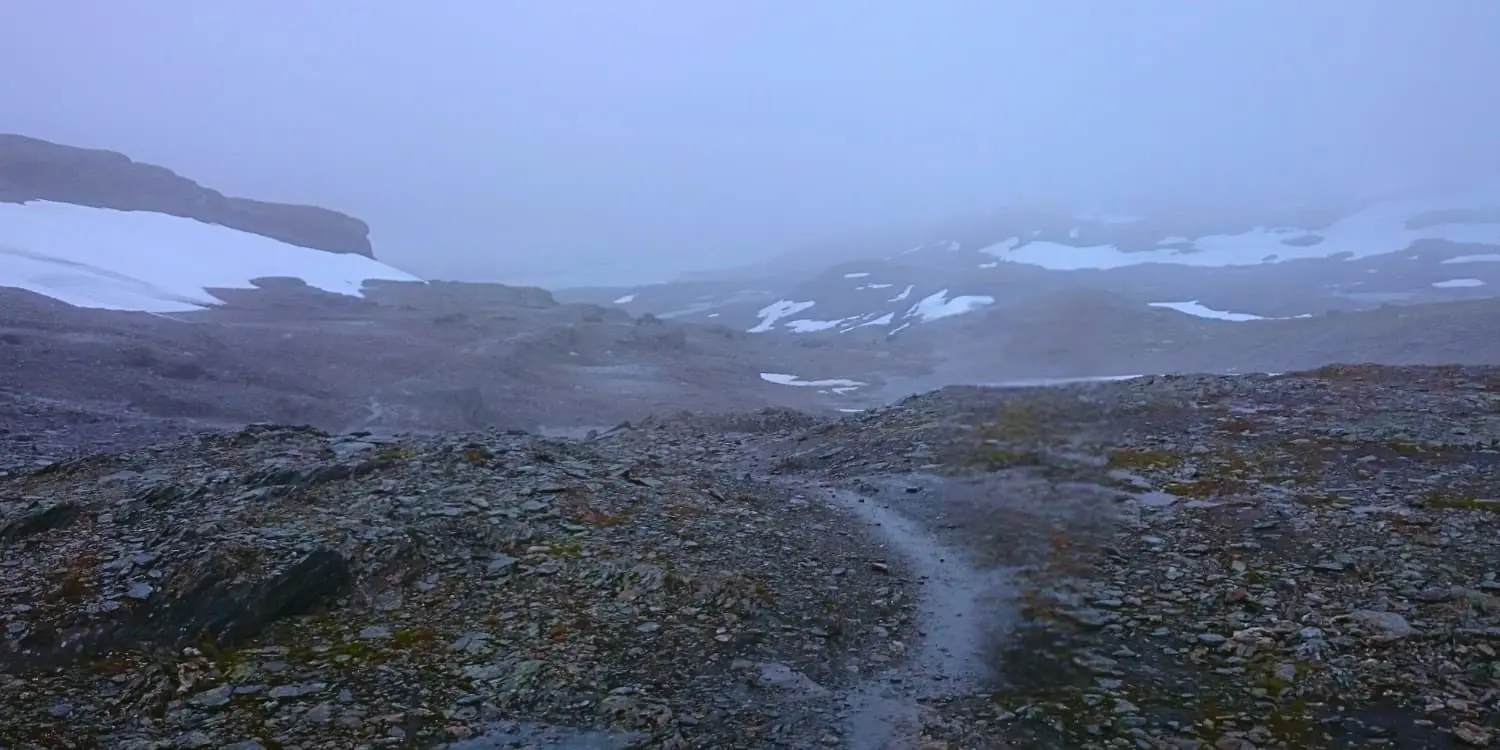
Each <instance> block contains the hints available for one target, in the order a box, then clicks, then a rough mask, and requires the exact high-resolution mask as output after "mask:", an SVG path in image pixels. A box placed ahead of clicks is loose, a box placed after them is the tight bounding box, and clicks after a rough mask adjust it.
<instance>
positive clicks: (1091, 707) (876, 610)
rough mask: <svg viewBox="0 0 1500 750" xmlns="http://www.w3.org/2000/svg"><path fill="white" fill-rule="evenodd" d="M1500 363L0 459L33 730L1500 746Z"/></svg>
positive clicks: (906, 744)
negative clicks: (826, 412) (554, 430)
mask: <svg viewBox="0 0 1500 750" xmlns="http://www.w3.org/2000/svg"><path fill="white" fill-rule="evenodd" d="M1497 482H1500V370H1496V369H1486V368H1460V367H1444V368H1377V367H1348V366H1343V367H1327V368H1322V369H1319V370H1316V371H1311V372H1304V373H1298V374H1293V375H1288V376H1278V377H1267V376H1239V377H1216V376H1192V377H1157V378H1151V379H1144V380H1139V381H1131V382H1122V383H1109V384H1094V385H1076V386H1069V387H1063V388H1031V389H986V388H950V389H945V390H943V391H940V392H937V393H933V394H929V395H925V396H921V397H916V398H913V399H910V400H907V401H905V402H903V403H901V404H898V405H895V406H893V407H891V408H887V409H882V410H879V411H876V412H872V413H869V414H862V415H857V416H853V417H846V418H844V419H839V420H823V419H817V418H812V417H808V416H805V415H799V414H796V413H789V412H785V411H761V412H755V413H742V414H738V415H729V416H721V417H706V416H700V417H685V418H681V419H675V420H669V421H666V422H662V423H659V424H656V425H653V426H650V427H647V428H626V429H620V430H615V431H611V432H609V433H607V434H602V435H598V436H596V437H594V438H593V439H589V440H582V441H575V440H549V439H543V438H539V437H536V436H532V435H524V434H513V433H501V432H496V431H483V432H471V433H464V434H449V435H444V436H435V437H415V436H405V437H378V436H375V435H371V434H368V433H364V432H354V433H347V434H328V433H323V432H319V431H316V430H311V429H307V428H290V427H277V426H264V425H262V426H255V427H251V428H247V429H242V430H238V431H234V432H228V433H220V434H212V435H202V436H196V437H191V438H187V439H184V440H181V441H177V442H175V443H170V444H165V445H159V446H155V447H152V448H149V449H142V450H134V451H127V452H123V453H109V454H101V455H96V456H93V457H88V458H82V459H77V460H71V461H65V462H58V463H53V464H49V465H47V466H43V467H38V468H31V469H27V470H13V471H11V472H9V473H8V474H4V475H0V567H3V569H4V570H5V571H6V585H5V586H4V587H3V588H0V624H3V627H0V719H4V720H3V721H0V745H4V746H5V747H16V748H27V749H28V750H30V749H31V748H93V747H111V748H142V749H144V748H150V747H185V748H209V747H229V748H236V750H250V749H251V748H291V747H308V748H311V747H317V748H331V749H337V748H351V749H352V748H356V747H359V748H363V747H375V746H398V745H399V746H415V747H436V746H446V747H449V748H455V749H461V748H500V747H550V746H558V747H573V748H625V747H653V748H704V749H707V748H716V749H717V748H723V749H726V750H735V749H741V748H743V749H745V750H751V749H755V748H777V747H781V748H809V747H828V748H849V749H850V750H880V749H899V750H914V749H916V748H921V749H922V750H999V749H1000V748H1041V749H1043V750H1063V749H1068V750H1075V749H1082V750H1104V749H1105V748H1117V747H1136V748H1146V749H1148V750H1174V749H1177V748H1184V747H1217V748H1238V749H1239V750H1246V749H1247V748H1314V747H1350V748H1352V747H1389V748H1438V747H1488V746H1491V745H1492V743H1493V742H1494V741H1495V740H1496V739H1497V737H1500V734H1497V730H1496V728H1495V727H1496V726H1497V724H1496V722H1497V721H1500V700H1497V698H1496V696H1497V695H1500V657H1497V650H1496V646H1495V635H1496V633H1500V598H1497V597H1500V582H1497V571H1496V560H1497V559H1500V546H1497V544H1500V542H1497V540H1500V537H1497V536H1496V535H1495V534H1494V521H1495V518H1496V517H1497V516H1496V509H1497V508H1500V503H1497V500H1496V498H1495V497H1494V494H1493V492H1492V490H1493V489H1494V488H1495V486H1497V484H1496V483H1497Z"/></svg>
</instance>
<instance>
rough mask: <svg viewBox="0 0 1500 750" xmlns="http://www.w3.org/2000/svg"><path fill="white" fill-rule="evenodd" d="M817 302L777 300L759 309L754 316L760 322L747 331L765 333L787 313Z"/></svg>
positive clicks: (801, 309) (795, 312)
mask: <svg viewBox="0 0 1500 750" xmlns="http://www.w3.org/2000/svg"><path fill="white" fill-rule="evenodd" d="M815 304H817V303H816V302H793V301H791V300H789V299H783V300H777V301H775V302H772V303H771V304H769V305H766V306H765V307H762V308H761V309H760V312H758V313H756V314H755V317H757V318H760V323H759V324H758V325H756V326H755V327H754V328H751V329H749V330H748V331H747V333H765V332H766V331H769V330H771V329H772V328H774V327H775V326H776V321H778V320H781V319H782V318H785V317H786V316H788V315H796V314H797V313H799V312H802V311H803V310H806V309H807V308H809V307H812V306H813V305H815Z"/></svg>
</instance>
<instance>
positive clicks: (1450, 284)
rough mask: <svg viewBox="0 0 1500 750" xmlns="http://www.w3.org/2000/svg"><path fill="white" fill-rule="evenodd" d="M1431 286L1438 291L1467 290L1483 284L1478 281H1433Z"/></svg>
mask: <svg viewBox="0 0 1500 750" xmlns="http://www.w3.org/2000/svg"><path fill="white" fill-rule="evenodd" d="M1432 285H1433V286H1435V287H1437V288H1438V289H1468V288H1472V287H1476V286H1484V282H1483V281H1482V280H1480V279H1448V280H1447V281H1434V282H1432Z"/></svg>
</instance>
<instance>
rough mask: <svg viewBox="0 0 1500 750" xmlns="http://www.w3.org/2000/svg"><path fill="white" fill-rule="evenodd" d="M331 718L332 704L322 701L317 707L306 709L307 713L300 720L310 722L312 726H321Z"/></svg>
mask: <svg viewBox="0 0 1500 750" xmlns="http://www.w3.org/2000/svg"><path fill="white" fill-rule="evenodd" d="M331 718H333V704H331V703H329V702H328V701H323V702H322V703H319V704H318V705H316V706H313V707H312V708H309V709H307V711H306V712H305V713H303V714H302V719H303V720H304V721H310V722H312V723H314V724H323V723H325V722H327V721H328V720H329V719H331Z"/></svg>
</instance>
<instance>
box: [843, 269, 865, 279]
mask: <svg viewBox="0 0 1500 750" xmlns="http://www.w3.org/2000/svg"><path fill="white" fill-rule="evenodd" d="M869 275H870V274H869V273H866V272H863V271H861V272H859V273H846V274H844V278H846V279H863V278H864V277H866V276H869Z"/></svg>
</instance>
